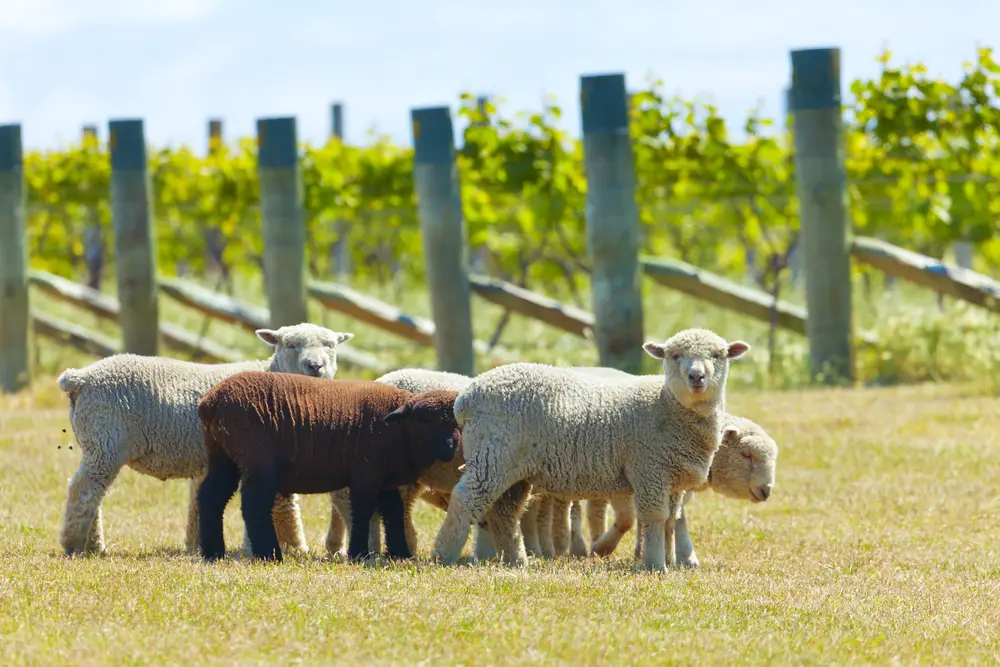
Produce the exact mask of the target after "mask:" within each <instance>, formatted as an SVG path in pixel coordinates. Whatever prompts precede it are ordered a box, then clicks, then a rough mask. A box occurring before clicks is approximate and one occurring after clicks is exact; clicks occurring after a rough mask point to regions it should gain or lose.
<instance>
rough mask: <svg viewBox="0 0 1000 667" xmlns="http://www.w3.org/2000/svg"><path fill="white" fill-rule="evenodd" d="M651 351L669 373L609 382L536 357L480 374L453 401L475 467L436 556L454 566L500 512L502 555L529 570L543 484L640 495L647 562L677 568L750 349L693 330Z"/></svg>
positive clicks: (468, 462) (649, 346)
mask: <svg viewBox="0 0 1000 667" xmlns="http://www.w3.org/2000/svg"><path fill="white" fill-rule="evenodd" d="M643 349H644V350H645V351H646V352H647V353H648V354H649V355H650V356H652V357H654V358H657V359H660V360H661V361H662V363H663V371H664V375H663V378H662V379H652V378H646V377H635V378H632V379H628V380H625V379H622V380H620V381H614V382H608V381H607V380H606V379H605V378H601V377H598V376H591V375H588V374H585V373H579V372H574V371H571V370H567V369H564V368H558V367H556V366H550V365H546V364H532V363H515V364H507V365H504V366H500V367H497V368H494V369H492V370H489V371H486V372H485V373H482V374H481V375H479V376H478V377H476V378H475V379H474V380H473V381H472V382H471V383H470V384H469V386H468V387H466V389H465V390H463V391H462V392H461V393H460V395H459V397H458V399H457V400H456V402H455V417H456V418H457V420H458V422H459V425H460V426H461V427H462V433H463V435H462V447H463V450H464V452H463V453H464V456H465V466H466V467H465V471H464V473H463V474H462V478H461V480H460V481H459V482H458V484H457V485H456V486H455V487H454V489H453V492H452V495H451V500H450V502H449V504H448V514H447V516H446V517H445V520H444V523H443V524H442V526H441V529H440V531H439V532H438V535H437V539H436V541H435V545H434V550H433V552H432V554H431V556H432V558H433V559H435V560H438V561H441V562H444V563H453V562H455V561H456V560H457V559H458V556H459V554H460V553H461V551H462V547H463V546H464V545H465V542H466V540H467V539H468V534H469V525H470V523H471V522H473V521H475V522H476V523H479V522H480V521H482V520H483V518H484V516H485V514H486V512H487V510H491V516H490V528H491V531H492V533H493V539H494V542H495V544H496V547H497V550H498V551H499V552H500V553H501V554H503V558H504V560H505V561H506V562H508V563H513V564H516V565H523V564H524V563H525V562H526V555H525V551H524V543H523V540H522V539H521V536H520V532H519V531H518V530H517V529H516V528H517V521H518V519H519V516H520V513H521V511H522V509H523V505H524V502H525V498H526V496H527V494H528V491H529V489H530V488H532V487H535V488H536V489H538V490H540V491H544V492H547V493H549V494H550V495H554V496H557V497H562V498H564V499H569V500H573V499H576V498H614V497H620V496H629V495H632V494H634V495H635V504H636V511H637V515H638V517H639V520H640V521H641V522H643V523H644V528H646V533H645V544H644V552H645V553H644V561H643V566H644V567H645V568H646V569H651V570H665V569H666V566H667V564H669V565H670V566H672V567H673V566H675V565H676V557H675V549H674V537H673V533H674V524H675V522H676V520H677V518H678V516H679V514H680V510H681V498H682V496H683V493H684V491H686V490H688V489H691V488H696V487H698V486H700V485H701V484H703V483H704V482H705V480H706V479H707V477H708V470H709V467H710V466H711V463H712V458H713V456H714V455H715V451H716V450H717V449H718V447H719V444H720V441H721V438H722V437H723V427H722V418H723V414H724V412H725V386H726V378H727V376H728V373H729V363H730V360H731V359H737V358H739V357H742V356H743V355H744V354H746V352H747V351H748V350H749V349H750V346H749V345H748V344H746V343H744V342H742V341H736V342H732V343H727V342H726V341H725V339H723V338H722V337H721V336H719V335H718V334H716V333H715V332H713V331H709V330H707V329H686V330H683V331H680V332H678V333H676V334H674V335H673V336H671V337H670V338H669V339H667V340H666V341H665V342H664V343H662V344H660V343H654V342H647V343H645V344H644V345H643ZM667 539H668V540H669V541H666V540H667Z"/></svg>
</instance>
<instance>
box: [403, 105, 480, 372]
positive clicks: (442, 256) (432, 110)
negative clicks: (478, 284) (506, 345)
mask: <svg viewBox="0 0 1000 667" xmlns="http://www.w3.org/2000/svg"><path fill="white" fill-rule="evenodd" d="M410 117H411V120H412V123H413V149H414V150H413V177H414V183H415V185H416V191H417V204H418V212H419V215H420V232H421V236H422V237H423V247H424V261H425V262H426V265H427V281H428V284H429V286H430V290H431V310H432V313H433V317H434V348H435V350H436V352H437V360H438V368H439V369H440V370H443V371H450V372H452V373H462V374H464V375H475V356H474V355H473V350H472V304H471V296H472V291H471V288H470V286H469V272H468V239H467V235H466V230H465V219H464V217H463V215H462V198H461V190H460V188H461V184H460V183H459V179H458V168H457V165H456V163H455V135H454V130H453V128H452V122H451V112H450V111H449V109H448V107H427V108H420V109H413V110H411V112H410Z"/></svg>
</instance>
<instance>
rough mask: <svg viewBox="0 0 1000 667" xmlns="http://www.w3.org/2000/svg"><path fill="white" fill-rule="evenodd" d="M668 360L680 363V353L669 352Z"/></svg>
mask: <svg viewBox="0 0 1000 667" xmlns="http://www.w3.org/2000/svg"><path fill="white" fill-rule="evenodd" d="M670 358H671V359H673V360H674V361H680V360H681V353H680V352H671V353H670Z"/></svg>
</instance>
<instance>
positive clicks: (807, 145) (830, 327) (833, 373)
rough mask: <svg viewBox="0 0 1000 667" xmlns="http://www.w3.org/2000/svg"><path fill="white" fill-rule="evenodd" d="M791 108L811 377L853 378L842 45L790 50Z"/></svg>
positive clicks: (830, 380)
mask: <svg viewBox="0 0 1000 667" xmlns="http://www.w3.org/2000/svg"><path fill="white" fill-rule="evenodd" d="M791 62H792V91H791V97H792V99H791V112H792V114H793V124H794V130H793V131H794V134H795V171H796V173H797V179H798V184H797V185H798V193H799V210H800V215H801V234H802V260H803V262H804V266H805V283H806V309H807V311H808V313H809V315H808V318H807V320H806V333H807V336H808V338H809V368H810V375H811V376H812V378H813V380H817V379H822V381H823V382H824V383H826V384H834V383H839V382H843V381H853V379H854V345H853V340H852V339H853V335H852V328H853V322H852V314H851V252H850V241H849V238H848V221H847V213H848V212H847V175H846V171H845V167H844V137H843V120H842V118H841V107H840V49H837V48H824V49H802V50H796V51H792V52H791Z"/></svg>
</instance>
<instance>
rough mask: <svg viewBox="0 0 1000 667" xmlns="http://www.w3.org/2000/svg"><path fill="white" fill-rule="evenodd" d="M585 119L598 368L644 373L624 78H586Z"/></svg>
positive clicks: (636, 226) (637, 239)
mask: <svg viewBox="0 0 1000 667" xmlns="http://www.w3.org/2000/svg"><path fill="white" fill-rule="evenodd" d="M580 112H581V116H582V121H583V153H584V164H585V168H586V173H587V245H588V247H589V248H588V249H589V251H590V256H591V260H592V262H593V274H592V277H591V299H592V302H593V311H594V320H595V326H594V334H595V338H596V342H597V350H598V354H599V357H600V365H602V366H610V367H613V368H618V369H620V370H623V371H626V372H629V373H639V372H641V366H642V357H643V354H644V353H643V351H642V343H643V331H642V285H641V282H640V279H641V273H640V271H639V244H640V231H639V209H638V206H637V205H636V201H635V156H634V155H633V153H632V139H631V137H630V135H629V124H628V101H627V99H626V94H625V75H624V74H604V75H595V76H583V77H580Z"/></svg>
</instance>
